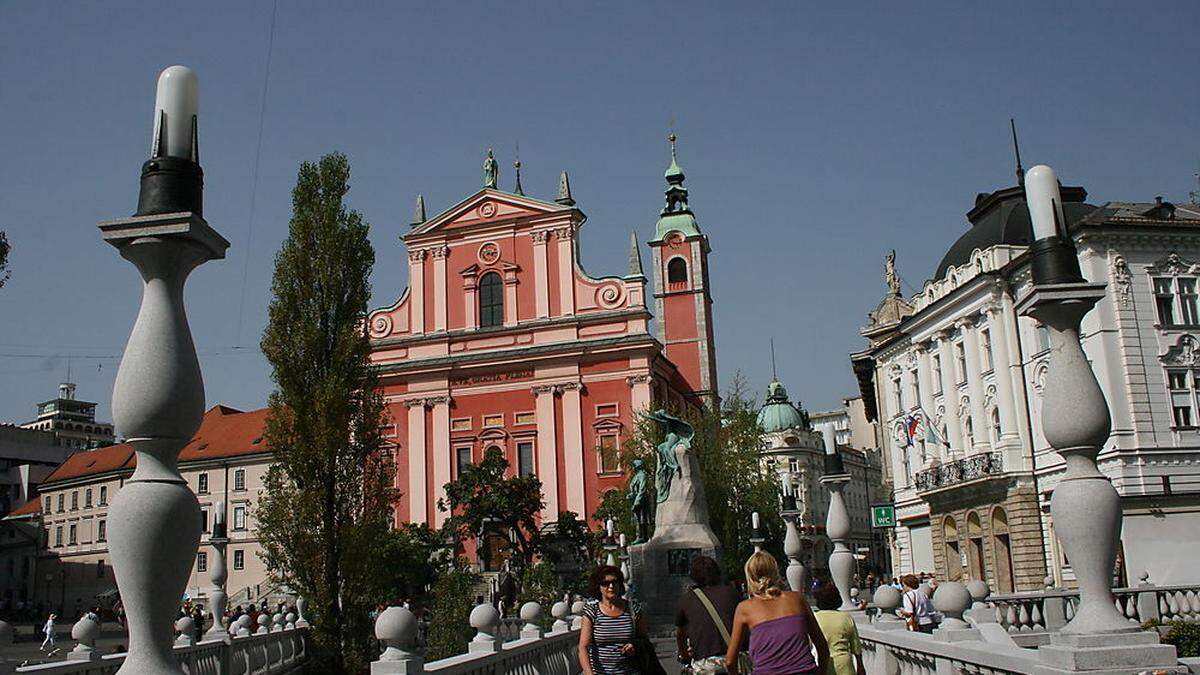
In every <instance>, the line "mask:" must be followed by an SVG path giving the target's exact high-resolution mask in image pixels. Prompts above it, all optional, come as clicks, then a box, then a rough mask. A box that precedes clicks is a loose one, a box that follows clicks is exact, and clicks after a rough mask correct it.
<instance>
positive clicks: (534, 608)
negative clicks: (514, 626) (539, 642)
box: [521, 602, 543, 640]
mask: <svg viewBox="0 0 1200 675" xmlns="http://www.w3.org/2000/svg"><path fill="white" fill-rule="evenodd" d="M541 618H542V606H541V605H539V604H538V603H536V602H527V603H525V604H523V605H521V620H522V621H524V622H525V625H524V626H522V627H521V637H522V638H533V639H535V640H536V639H538V638H540V637H542V635H543V632H542V627H541V625H539V624H538V621H540V620H541Z"/></svg>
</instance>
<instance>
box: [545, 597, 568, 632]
mask: <svg viewBox="0 0 1200 675" xmlns="http://www.w3.org/2000/svg"><path fill="white" fill-rule="evenodd" d="M550 616H553V617H554V625H553V626H551V627H550V632H551V633H565V632H567V631H569V630H571V622H570V620H569V619H570V618H571V607H570V606H569V605H567V603H566V601H564V600H559V601H558V602H556V603H554V606H552V607H551V608H550Z"/></svg>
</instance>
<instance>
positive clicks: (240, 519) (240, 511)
mask: <svg viewBox="0 0 1200 675" xmlns="http://www.w3.org/2000/svg"><path fill="white" fill-rule="evenodd" d="M233 529H235V530H244V529H246V507H245V506H235V507H233Z"/></svg>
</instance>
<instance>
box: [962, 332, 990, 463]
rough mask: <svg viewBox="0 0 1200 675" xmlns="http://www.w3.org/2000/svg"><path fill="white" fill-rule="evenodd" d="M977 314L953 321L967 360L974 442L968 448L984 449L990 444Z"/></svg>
mask: <svg viewBox="0 0 1200 675" xmlns="http://www.w3.org/2000/svg"><path fill="white" fill-rule="evenodd" d="M976 319H978V316H970V317H963V318H961V319H959V320H958V321H956V322H955V325H956V326H958V328H959V330H960V331H962V335H963V352H964V356H966V362H967V395H968V396H970V397H971V410H970V413H969V414H970V415H971V426H972V430H973V431H974V432H975V434H974V435H975V444H974V447H972V448H970V450H972V451H975V450H979V451H985V450H987V449H988V448H989V447H990V446H991V442H990V437H991V434H990V432H989V429H990V428H991V425H990V424H988V418H987V412H986V411H985V410H984V408H983V365H982V360H981V358H980V357H981V356H982V355H981V354H980V352H979V327H978V326H977V325H976V323H977V322H976Z"/></svg>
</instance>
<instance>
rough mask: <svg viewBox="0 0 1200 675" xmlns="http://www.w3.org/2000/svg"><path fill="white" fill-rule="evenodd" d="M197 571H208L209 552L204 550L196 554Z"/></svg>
mask: <svg viewBox="0 0 1200 675" xmlns="http://www.w3.org/2000/svg"><path fill="white" fill-rule="evenodd" d="M196 571H197V572H207V571H208V554H207V553H205V552H203V551H201V552H200V553H197V554H196Z"/></svg>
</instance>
